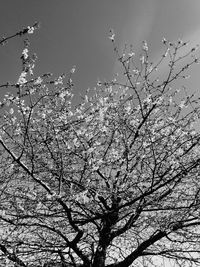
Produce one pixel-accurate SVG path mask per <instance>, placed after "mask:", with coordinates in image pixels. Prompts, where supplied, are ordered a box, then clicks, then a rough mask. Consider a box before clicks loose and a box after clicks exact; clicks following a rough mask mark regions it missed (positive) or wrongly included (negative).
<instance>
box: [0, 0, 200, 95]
mask: <svg viewBox="0 0 200 267" xmlns="http://www.w3.org/2000/svg"><path fill="white" fill-rule="evenodd" d="M199 12H200V0H0V35H9V34H13V33H15V32H16V31H17V30H19V29H21V28H22V27H23V26H27V25H32V24H33V23H34V22H35V21H39V22H40V23H41V28H40V30H39V31H37V32H36V33H35V34H34V35H33V36H30V39H31V43H32V51H33V52H36V53H37V55H38V57H39V60H38V63H37V67H36V71H37V74H38V75H39V74H42V73H44V72H53V73H54V74H56V75H58V74H60V73H62V72H65V71H69V70H70V69H71V67H72V66H73V65H76V66H77V73H76V75H75V82H76V85H77V90H79V91H80V92H83V93H84V91H85V90H86V89H87V87H93V86H94V85H95V83H96V81H97V80H98V78H99V79H104V78H105V79H109V78H111V76H112V74H113V73H114V72H115V71H116V70H117V67H116V62H115V57H114V53H113V51H112V46H111V43H110V42H109V40H108V38H107V36H108V32H109V29H110V28H113V29H114V30H115V32H116V36H117V41H118V44H119V46H122V45H123V44H124V43H125V42H128V43H132V44H133V45H134V48H135V50H136V52H137V51H138V49H139V46H140V45H141V42H142V40H147V41H148V43H149V44H150V48H151V51H152V52H151V53H152V56H156V54H157V53H158V52H159V50H160V49H161V40H162V38H163V36H165V37H166V38H167V39H170V40H172V41H173V40H177V39H178V38H179V37H180V38H182V39H184V40H185V41H188V40H191V41H192V42H194V43H200V15H199ZM21 51H22V42H21V41H20V40H19V39H16V40H14V41H10V42H9V43H8V45H6V46H4V47H1V48H0V74H1V76H0V77H1V79H0V83H3V82H4V81H7V80H9V81H16V80H17V77H18V75H19V73H20V70H21V69H20V67H21V64H20V56H21ZM198 75H199V74H198V72H196V73H194V78H193V84H192V86H197V83H198V77H199V76H198Z"/></svg>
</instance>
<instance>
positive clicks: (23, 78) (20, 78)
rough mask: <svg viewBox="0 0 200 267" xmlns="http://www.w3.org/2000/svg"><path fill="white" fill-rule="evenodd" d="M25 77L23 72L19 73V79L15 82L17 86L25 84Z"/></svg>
mask: <svg viewBox="0 0 200 267" xmlns="http://www.w3.org/2000/svg"><path fill="white" fill-rule="evenodd" d="M26 75H27V73H26V72H25V71H23V72H22V73H21V75H20V76H19V79H18V81H17V84H18V85H23V84H25V83H27V80H26Z"/></svg>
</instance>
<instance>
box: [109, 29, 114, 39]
mask: <svg viewBox="0 0 200 267" xmlns="http://www.w3.org/2000/svg"><path fill="white" fill-rule="evenodd" d="M109 39H110V40H111V41H112V42H114V40H115V33H114V31H113V29H110V35H109Z"/></svg>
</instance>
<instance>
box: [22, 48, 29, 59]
mask: <svg viewBox="0 0 200 267" xmlns="http://www.w3.org/2000/svg"><path fill="white" fill-rule="evenodd" d="M22 56H23V59H27V58H28V49H27V48H25V49H24V50H23V51H22Z"/></svg>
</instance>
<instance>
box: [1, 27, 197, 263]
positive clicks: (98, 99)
mask: <svg viewBox="0 0 200 267" xmlns="http://www.w3.org/2000/svg"><path fill="white" fill-rule="evenodd" d="M35 27H36V25H34V26H33V27H27V28H25V30H23V31H21V32H20V33H21V34H19V33H17V34H16V35H13V36H11V37H8V38H4V39H3V42H5V41H7V40H9V39H10V38H14V37H15V36H18V35H20V36H24V35H25V34H27V33H32V32H33V31H34V30H35ZM110 39H111V43H112V44H113V47H114V51H115V53H116V55H117V59H118V61H119V63H120V64H121V66H122V71H123V77H121V75H119V77H118V78H116V79H113V80H112V81H111V82H103V83H101V82H98V86H97V88H95V89H94V91H92V92H87V94H86V95H85V96H84V98H83V100H82V102H81V103H80V104H79V105H74V104H72V99H73V83H72V75H73V73H74V71H75V69H74V68H72V70H71V71H70V72H69V73H68V74H63V75H61V76H59V77H57V78H53V77H52V76H51V75H49V74H44V75H41V76H40V77H35V76H34V74H33V67H34V63H35V60H36V56H34V55H33V56H29V43H28V42H27V40H25V47H24V50H23V52H22V56H21V59H22V65H23V68H22V73H21V75H20V77H19V80H18V82H17V83H13V84H11V83H7V84H3V85H2V86H1V87H5V86H7V87H10V88H11V90H12V92H10V93H8V94H6V95H5V97H4V99H3V101H2V102H1V123H0V127H1V128H0V129H1V139H0V145H1V146H0V153H1V156H0V168H1V173H0V183H1V187H0V188H1V189H0V222H1V231H0V251H1V254H0V260H1V262H2V263H3V262H4V264H7V266H13V265H14V264H15V266H27V267H29V266H30V267H31V266H32V267H36V266H74V267H77V266H82V267H104V266H106V267H128V266H159V265H162V264H161V259H164V260H168V261H173V262H175V263H176V264H177V265H180V266H198V265H200V230H199V224H200V219H199V213H200V185H199V172H200V152H199V151H200V150H199V140H200V136H199V132H198V130H195V128H194V123H195V122H197V121H198V118H199V98H198V96H195V95H194V94H190V93H189V92H188V90H187V89H186V87H185V86H183V87H181V86H180V85H179V86H180V91H179V90H177V89H174V88H176V82H178V81H179V80H181V81H182V79H184V78H186V72H187V70H188V68H189V67H190V66H191V65H192V64H194V63H198V58H197V57H196V56H195V50H196V48H192V49H189V50H188V51H186V50H185V47H186V45H187V44H186V43H184V42H182V41H178V42H175V43H170V42H168V41H167V40H165V39H163V45H164V48H165V51H164V53H163V55H162V56H161V58H160V60H159V61H158V63H151V62H150V60H149V52H148V46H147V44H146V42H144V43H143V48H142V55H141V58H140V60H139V62H138V64H137V58H136V57H135V55H134V53H133V51H132V47H130V51H129V50H128V49H126V51H123V52H122V53H120V52H119V50H118V49H117V46H116V44H115V39H114V33H113V32H111V36H110ZM185 59H187V63H185ZM135 64H136V66H138V67H136V66H135ZM162 64H166V66H167V70H166V71H165V74H164V75H163V77H162V81H159V80H158V79H157V77H156V75H157V74H156V73H157V72H156V71H157V69H159V67H160V66H162ZM5 260H6V262H7V263H5Z"/></svg>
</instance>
